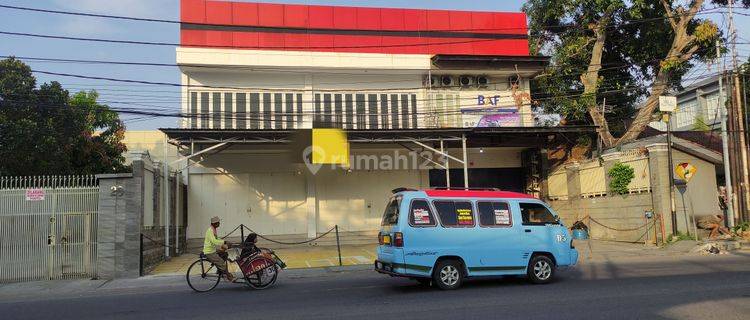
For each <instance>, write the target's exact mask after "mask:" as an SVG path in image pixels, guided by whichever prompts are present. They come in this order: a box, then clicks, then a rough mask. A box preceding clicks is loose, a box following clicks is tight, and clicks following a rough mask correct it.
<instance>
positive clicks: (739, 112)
mask: <svg viewBox="0 0 750 320" xmlns="http://www.w3.org/2000/svg"><path fill="white" fill-rule="evenodd" d="M733 7H734V0H729V43H730V45H731V47H730V48H731V50H732V81H733V82H734V85H733V89H734V90H732V105H733V106H734V110H733V111H734V114H733V115H732V116H734V117H736V124H737V126H736V127H737V129H738V130H737V131H738V132H737V133H735V135H734V136H735V137H737V138H738V140H739V145H740V157H741V164H742V165H741V167H742V168H741V172H738V173H739V174H742V181H741V183H740V190H738V191H739V192H741V193H742V197H740V199H742V200H744V201H743V202H744V203H743V205H741V206H739V207H740V208H745V210H748V209H749V208H750V190H748V187H750V177H748V170H750V169H748V159H747V142H746V140H745V120H744V117H745V113H744V111H743V108H742V107H743V106H742V99H741V94H740V76H739V73H738V71H739V65H738V63H737V30H736V29H735V26H734V9H733ZM745 214H746V212H740V214H739V215H738V217H739V218H740V220H743V218H744V216H745Z"/></svg>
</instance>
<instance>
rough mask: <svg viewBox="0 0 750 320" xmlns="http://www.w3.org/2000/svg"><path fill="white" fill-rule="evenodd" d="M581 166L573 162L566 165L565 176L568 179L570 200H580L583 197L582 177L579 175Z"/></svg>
mask: <svg viewBox="0 0 750 320" xmlns="http://www.w3.org/2000/svg"><path fill="white" fill-rule="evenodd" d="M579 168H580V164H579V163H578V162H573V163H570V164H566V165H565V176H566V177H567V178H568V199H570V200H571V201H573V200H578V199H579V198H580V197H581V177H580V176H579V175H578V169H579Z"/></svg>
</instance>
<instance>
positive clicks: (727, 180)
mask: <svg viewBox="0 0 750 320" xmlns="http://www.w3.org/2000/svg"><path fill="white" fill-rule="evenodd" d="M720 57H721V43H720V42H719V40H716V58H717V59H720ZM721 66H722V68H721V72H720V73H719V75H720V76H719V111H721V117H720V120H721V148H722V153H723V155H724V185H725V187H726V190H727V219H726V221H727V223H728V225H729V227H734V205H733V204H732V201H734V200H733V197H734V196H733V194H732V192H733V191H732V172H731V169H730V168H729V167H730V164H729V137H728V135H727V100H726V97H725V96H724V64H723V63H722V65H721ZM670 169H671V168H670Z"/></svg>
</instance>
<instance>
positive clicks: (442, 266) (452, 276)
mask: <svg viewBox="0 0 750 320" xmlns="http://www.w3.org/2000/svg"><path fill="white" fill-rule="evenodd" d="M432 280H433V281H434V282H435V284H436V285H437V287H438V288H440V289H442V290H453V289H456V288H458V287H460V286H461V283H462V282H463V280H464V273H463V266H462V265H461V263H460V262H458V261H456V260H443V261H440V262H438V264H437V266H436V267H435V272H434V273H433V274H432Z"/></svg>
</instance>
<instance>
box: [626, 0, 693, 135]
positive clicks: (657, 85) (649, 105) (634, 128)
mask: <svg viewBox="0 0 750 320" xmlns="http://www.w3.org/2000/svg"><path fill="white" fill-rule="evenodd" d="M703 2H704V1H703V0H696V1H694V2H693V3H692V5H691V6H690V9H689V10H688V12H685V11H684V10H682V9H678V10H676V11H673V10H672V9H671V5H670V4H669V3H668V2H667V1H664V0H662V4H663V5H664V8H665V9H666V14H667V16H668V17H669V22H670V25H671V26H672V29H674V33H675V35H674V38H673V39H672V47H671V49H670V50H669V53H668V54H667V56H666V57H664V59H663V60H662V61H668V60H672V59H676V60H677V61H678V62H680V63H682V62H685V61H688V60H690V59H691V58H692V57H693V54H694V53H695V51H696V50H698V46H697V45H695V44H694V43H693V41H694V40H695V37H694V36H693V35H689V34H688V33H687V29H688V25H689V23H690V21H692V20H693V18H694V17H695V14H696V13H697V12H698V10H699V9H700V8H701V6H702V5H703ZM691 45H692V46H691ZM686 49H687V50H686ZM669 78H670V76H669V70H664V69H663V68H662V69H659V72H658V73H657V75H656V79H655V80H654V82H653V83H652V84H651V94H650V95H649V97H648V99H646V103H644V105H643V107H642V108H641V109H640V110H638V113H637V114H636V116H635V119H634V120H633V123H631V124H630V126H629V127H628V130H627V131H625V134H623V135H622V136H621V137H620V138H618V139H617V141H616V142H615V145H620V144H623V143H628V142H631V141H633V140H635V139H637V138H638V136H639V135H640V134H641V132H643V130H644V129H645V128H646V126H647V125H648V124H649V122H651V115H652V114H653V113H654V110H656V107H657V106H658V104H659V96H661V95H662V94H664V91H666V90H667V88H668V87H669V80H670V79H669Z"/></svg>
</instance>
